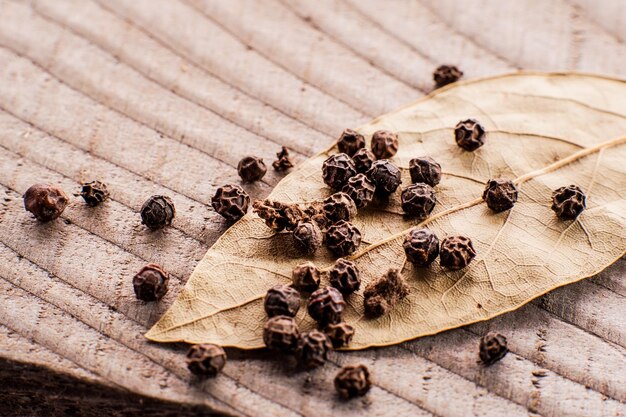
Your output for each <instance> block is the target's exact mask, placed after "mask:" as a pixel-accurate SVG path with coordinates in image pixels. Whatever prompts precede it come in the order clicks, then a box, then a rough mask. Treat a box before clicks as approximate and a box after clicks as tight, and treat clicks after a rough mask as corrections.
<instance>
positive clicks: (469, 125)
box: [454, 119, 485, 152]
mask: <svg viewBox="0 0 626 417" xmlns="http://www.w3.org/2000/svg"><path fill="white" fill-rule="evenodd" d="M454 139H455V140H456V143H457V145H459V146H460V147H461V148H463V149H465V150H466V151H469V152H472V151H475V150H476V149H478V148H480V147H481V146H483V145H484V144H485V128H484V127H483V125H481V124H480V123H478V121H477V120H474V119H467V120H463V121H461V122H459V123H458V124H457V125H456V127H455V128H454Z"/></svg>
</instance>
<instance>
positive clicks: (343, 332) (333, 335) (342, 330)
mask: <svg viewBox="0 0 626 417" xmlns="http://www.w3.org/2000/svg"><path fill="white" fill-rule="evenodd" d="M324 332H325V333H326V334H327V335H328V337H329V338H330V341H331V342H332V344H333V347H334V348H335V349H339V348H340V347H344V346H348V345H349V344H350V341H351V340H352V337H353V336H354V327H352V326H350V325H349V324H348V323H346V322H341V323H332V324H329V325H328V326H326V328H325V329H324Z"/></svg>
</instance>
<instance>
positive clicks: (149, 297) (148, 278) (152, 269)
mask: <svg viewBox="0 0 626 417" xmlns="http://www.w3.org/2000/svg"><path fill="white" fill-rule="evenodd" d="M169 280H170V275H169V274H168V273H167V272H165V270H164V269H163V268H161V267H160V266H159V265H157V264H148V265H146V266H144V267H143V268H141V270H140V271H139V272H138V273H137V275H135V276H134V277H133V288H134V290H135V295H136V296H137V298H138V299H139V300H143V301H157V300H160V299H161V298H163V296H164V295H165V294H166V293H167V284H168V282H169Z"/></svg>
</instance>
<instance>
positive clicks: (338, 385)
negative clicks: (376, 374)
mask: <svg viewBox="0 0 626 417" xmlns="http://www.w3.org/2000/svg"><path fill="white" fill-rule="evenodd" d="M371 386H372V382H371V381H370V371H369V370H368V369H367V367H366V366H365V365H348V366H344V367H343V368H341V370H339V372H338V373H337V376H336V377H335V389H336V390H337V393H338V394H339V396H340V397H341V398H344V399H348V398H354V397H361V396H363V395H365V394H367V392H368V391H369V390H370V387H371Z"/></svg>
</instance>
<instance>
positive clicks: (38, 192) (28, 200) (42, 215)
mask: <svg viewBox="0 0 626 417" xmlns="http://www.w3.org/2000/svg"><path fill="white" fill-rule="evenodd" d="M69 202H70V199H69V197H68V196H67V194H65V192H64V191H63V190H62V189H60V188H59V187H56V186H54V185H47V184H35V185H33V186H31V187H30V188H29V189H28V190H26V192H25V193H24V208H25V209H26V210H28V211H30V212H31V213H33V216H35V218H36V219H37V220H39V221H40V222H48V221H50V220H54V219H56V218H58V217H59V216H60V215H61V213H63V210H65V207H67V204H68V203H69Z"/></svg>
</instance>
